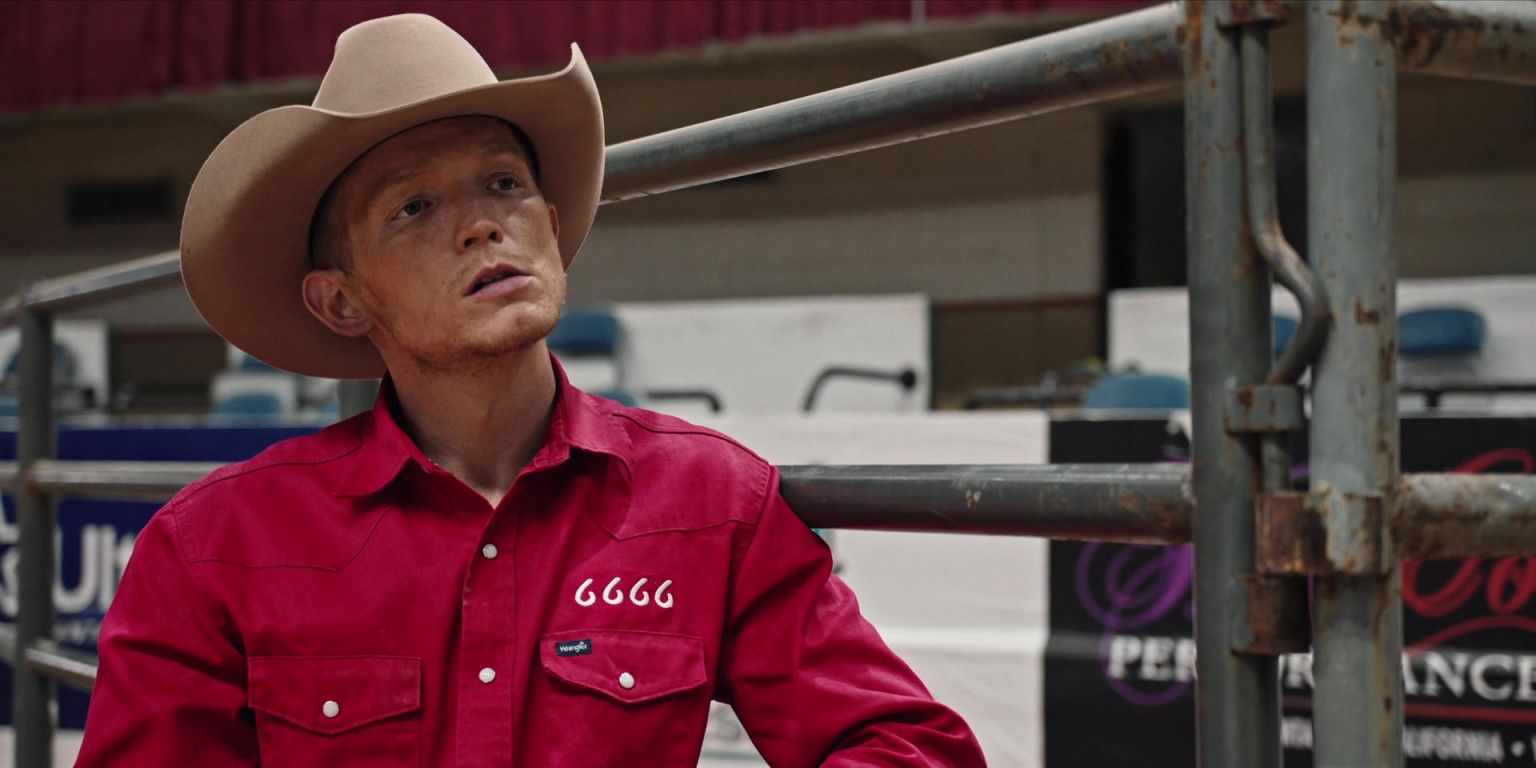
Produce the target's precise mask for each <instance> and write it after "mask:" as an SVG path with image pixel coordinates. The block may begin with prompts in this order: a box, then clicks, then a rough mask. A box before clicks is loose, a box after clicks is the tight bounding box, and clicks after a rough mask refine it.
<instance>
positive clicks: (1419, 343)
mask: <svg viewBox="0 0 1536 768" xmlns="http://www.w3.org/2000/svg"><path fill="white" fill-rule="evenodd" d="M1486 334H1487V325H1486V323H1485V322H1484V321H1483V315H1482V313H1480V312H1478V311H1476V310H1472V309H1466V308H1464V307H1425V308H1423V309H1415V310H1412V311H1409V312H1404V313H1403V314H1402V316H1401V317H1399V318H1398V321H1397V349H1398V354H1400V355H1402V356H1403V357H1439V356H1445V355H1475V354H1477V353H1478V352H1481V351H1482V349H1483V338H1484V336H1485V335H1486Z"/></svg>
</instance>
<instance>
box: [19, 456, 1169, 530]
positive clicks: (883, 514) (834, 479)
mask: <svg viewBox="0 0 1536 768" xmlns="http://www.w3.org/2000/svg"><path fill="white" fill-rule="evenodd" d="M218 466H219V465H218V464H213V463H202V462H168V461H167V462H159V461H54V460H46V461H40V462H38V463H37V465H36V466H35V467H34V469H33V470H32V472H31V473H30V477H29V478H28V480H29V482H30V483H31V484H32V487H34V488H37V489H38V490H41V491H43V492H45V493H49V494H55V495H60V496H97V497H105V498H132V499H146V500H163V499H167V498H169V497H170V496H172V495H173V494H175V493H176V491H178V490H180V489H181V488H182V487H183V486H185V485H186V484H187V483H190V482H193V481H194V480H197V479H198V478H201V477H203V476H204V475H206V474H208V473H209V472H211V471H213V470H214V469H216V468H217V467H218ZM781 473H782V475H783V483H782V485H781V490H782V491H783V493H784V496H785V498H787V499H788V500H789V502H790V504H791V506H793V507H794V508H795V511H796V512H797V513H799V514H800V516H801V517H802V518H804V519H805V520H806V522H807V523H809V524H810V525H811V526H813V527H817V528H880V529H884V530H901V531H943V532H952V533H990V534H1005V535H1015V536H1049V537H1053V538H1071V539H1102V540H1110V541H1167V542H1183V541H1188V540H1189V526H1190V518H1191V516H1192V510H1193V507H1192V504H1191V502H1190V498H1189V488H1188V485H1189V474H1188V471H1187V469H1186V468H1184V467H1181V466H1174V465H1161V464H1066V465H997V466H987V465H981V466H910V465H899V466H787V467H782V468H781ZM7 474H9V475H10V476H11V477H14V475H15V464H14V463H12V462H0V477H4V476H5V475H7ZM13 485H14V483H13Z"/></svg>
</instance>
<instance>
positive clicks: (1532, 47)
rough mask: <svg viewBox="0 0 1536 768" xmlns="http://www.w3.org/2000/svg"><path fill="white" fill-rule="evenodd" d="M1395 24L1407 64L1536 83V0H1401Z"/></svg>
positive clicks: (1402, 63) (1400, 55)
mask: <svg viewBox="0 0 1536 768" xmlns="http://www.w3.org/2000/svg"><path fill="white" fill-rule="evenodd" d="M1393 26H1394V29H1393V30H1392V34H1393V43H1394V45H1395V46H1396V48H1397V63H1398V66H1399V67H1401V69H1403V70H1407V71H1412V72H1420V73H1423V74H1427V75H1442V76H1446V77H1462V78H1471V79H1476V80H1496V81H1500V82H1506V83H1519V84H1522V85H1536V3H1532V2H1511V1H1510V0H1414V1H1413V2H1399V3H1398V4H1397V6H1396V7H1395V9H1394V10H1393Z"/></svg>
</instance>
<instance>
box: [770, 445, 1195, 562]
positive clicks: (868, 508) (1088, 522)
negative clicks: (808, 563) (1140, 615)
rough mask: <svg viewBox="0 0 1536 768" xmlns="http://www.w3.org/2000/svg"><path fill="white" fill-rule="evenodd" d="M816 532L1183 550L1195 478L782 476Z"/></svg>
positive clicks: (1012, 468) (1128, 469) (1136, 471)
mask: <svg viewBox="0 0 1536 768" xmlns="http://www.w3.org/2000/svg"><path fill="white" fill-rule="evenodd" d="M780 472H781V474H782V476H783V482H782V483H780V486H779V489H780V491H781V492H782V493H783V494H784V498H785V499H786V500H787V501H788V502H789V505H790V506H791V507H793V508H794V510H795V512H796V513H797V514H799V515H800V517H801V518H802V519H804V520H805V522H806V523H807V524H809V525H810V526H812V527H814V528H861V529H878V530H887V531H928V532H948V533H988V534H1001V535H1010V536H1044V537H1050V538H1057V539H1095V540H1106V541H1140V542H1171V543H1177V542H1185V541H1188V540H1189V535H1190V525H1191V519H1192V518H1193V516H1194V505H1193V502H1191V500H1190V488H1189V470H1188V468H1187V467H1182V466H1169V465H1159V464H1064V465H999V466H910V465H902V466H793V467H781V468H780Z"/></svg>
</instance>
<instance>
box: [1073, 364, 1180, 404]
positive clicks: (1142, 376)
mask: <svg viewBox="0 0 1536 768" xmlns="http://www.w3.org/2000/svg"><path fill="white" fill-rule="evenodd" d="M1188 407H1189V382H1187V381H1185V380H1184V379H1182V378H1180V377H1178V376H1165V375H1162V374H1157V373H1134V372H1132V373H1112V374H1109V375H1107V376H1101V377H1099V380H1098V381H1095V382H1094V383H1093V386H1092V387H1090V388H1089V389H1088V394H1086V395H1084V396H1083V408H1084V409H1088V410H1095V409H1110V408H1122V409H1146V410H1180V409H1183V408H1188Z"/></svg>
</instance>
